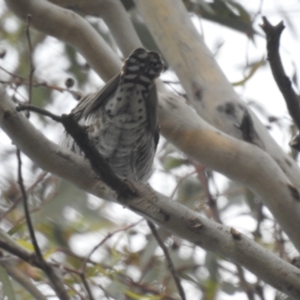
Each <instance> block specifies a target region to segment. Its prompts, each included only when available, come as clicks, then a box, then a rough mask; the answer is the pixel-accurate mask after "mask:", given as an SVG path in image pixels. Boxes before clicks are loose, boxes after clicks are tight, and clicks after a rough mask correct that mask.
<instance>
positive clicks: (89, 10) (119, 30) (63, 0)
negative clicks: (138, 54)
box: [50, 0, 143, 57]
mask: <svg viewBox="0 0 300 300" xmlns="http://www.w3.org/2000/svg"><path fill="white" fill-rule="evenodd" d="M50 2H52V3H55V4H57V5H59V6H62V7H64V8H67V9H71V10H73V11H74V12H77V13H78V14H80V15H90V16H95V17H101V18H102V19H103V20H104V22H105V23H106V25H107V26H108V27H109V29H110V31H111V34H112V36H113V37H114V39H115V40H116V42H117V44H118V47H120V49H121V51H122V53H123V55H124V57H127V56H128V55H129V54H130V53H131V52H132V50H133V49H136V48H139V47H143V46H142V43H141V42H140V40H139V37H138V35H137V33H136V31H135V29H134V27H133V25H132V23H131V21H130V19H129V17H128V13H127V11H126V10H125V8H124V6H123V5H122V3H121V1H120V0H100V1H94V0H85V1H81V0H50ZM116 16H117V17H116Z"/></svg>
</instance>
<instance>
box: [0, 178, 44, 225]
mask: <svg viewBox="0 0 300 300" xmlns="http://www.w3.org/2000/svg"><path fill="white" fill-rule="evenodd" d="M47 174H48V172H43V173H41V174H40V175H39V176H38V178H37V179H36V181H35V182H34V183H33V184H32V185H31V186H30V187H29V188H27V190H26V193H28V192H30V191H32V190H34V189H35V188H36V186H37V185H38V184H39V183H40V182H41V181H42V180H43V179H44V178H45V176H46V175H47ZM21 200H22V194H18V195H17V196H16V197H15V198H14V199H13V200H12V205H11V206H10V207H9V208H8V209H7V210H6V211H5V212H3V213H2V214H1V215H0V222H1V221H2V220H3V219H4V218H5V217H6V216H7V214H9V213H10V212H11V211H12V210H13V209H14V208H15V207H16V206H17V205H18V204H19V202H20V201H21Z"/></svg>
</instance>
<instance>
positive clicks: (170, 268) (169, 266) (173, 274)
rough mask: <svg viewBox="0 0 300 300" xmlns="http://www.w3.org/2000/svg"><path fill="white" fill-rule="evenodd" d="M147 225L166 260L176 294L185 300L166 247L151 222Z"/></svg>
mask: <svg viewBox="0 0 300 300" xmlns="http://www.w3.org/2000/svg"><path fill="white" fill-rule="evenodd" d="M147 223H148V226H149V228H150V230H151V232H152V234H153V236H154V238H155V239H156V241H157V243H158V245H159V247H160V248H161V249H162V251H163V253H164V255H165V258H166V261H167V267H168V269H169V271H170V273H171V275H172V277H173V279H174V282H175V285H176V287H177V290H178V293H179V295H180V298H181V299H182V300H185V299H186V297H185V292H184V289H183V287H182V285H181V282H180V278H179V276H178V274H177V272H176V270H175V267H174V264H173V262H172V259H171V257H170V254H169V251H168V248H167V247H166V245H165V244H164V242H163V241H162V240H161V238H160V236H159V234H158V232H157V230H156V227H155V225H154V224H153V223H152V222H151V221H148V222H147Z"/></svg>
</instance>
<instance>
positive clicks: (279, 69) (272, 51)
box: [260, 17, 300, 149]
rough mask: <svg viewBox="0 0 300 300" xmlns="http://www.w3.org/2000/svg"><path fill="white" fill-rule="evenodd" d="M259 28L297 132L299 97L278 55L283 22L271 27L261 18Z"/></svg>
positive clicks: (273, 72)
mask: <svg viewBox="0 0 300 300" xmlns="http://www.w3.org/2000/svg"><path fill="white" fill-rule="evenodd" d="M260 27H261V28H262V29H263V31H264V32H265V34H266V37H267V51H268V60H269V62H270V67H271V70H272V74H273V77H274V79H275V82H276V83H277V86H278V88H279V90H280V91H281V93H282V96H283V98H284V100H285V102H286V106H287V108H288V111H289V114H290V115H291V117H292V119H293V120H294V122H295V124H296V126H297V127H298V130H300V105H299V103H300V99H299V95H298V94H297V93H296V92H295V91H294V89H293V87H292V83H291V80H290V79H289V78H288V76H287V75H286V73H285V71H284V68H283V65H282V61H281V57H280V54H279V46H280V37H281V34H282V32H283V30H284V25H283V22H282V21H281V22H280V23H278V24H277V25H276V26H273V25H272V24H271V23H270V22H269V21H268V19H267V18H266V17H263V24H262V25H260ZM299 147H300V146H298V149H299ZM296 149H297V148H296Z"/></svg>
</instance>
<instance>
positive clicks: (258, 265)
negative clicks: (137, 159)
mask: <svg viewBox="0 0 300 300" xmlns="http://www.w3.org/2000/svg"><path fill="white" fill-rule="evenodd" d="M172 105H173V102H171V103H167V104H166V107H165V108H161V109H170V106H172ZM176 107H177V108H176V110H177V109H180V105H179V104H177V105H176ZM174 109H175V108H173V112H174ZM184 113H185V112H184V111H181V114H179V116H178V114H177V111H175V113H174V114H173V115H172V114H170V115H171V116H170V119H171V120H170V121H169V120H166V122H168V123H169V125H168V126H171V122H172V119H175V120H173V122H174V123H173V126H171V128H170V129H169V134H170V135H171V134H172V132H173V133H174V134H175V136H177V134H178V133H180V134H181V133H184V135H185V134H187V140H186V141H187V142H188V139H189V138H192V134H193V133H195V134H202V135H203V137H205V136H206V142H209V141H210V140H211V138H210V137H209V135H212V137H213V136H214V135H215V134H217V135H220V138H221V140H219V141H221V142H223V141H224V139H226V136H225V135H223V134H222V133H218V132H217V131H215V130H214V129H212V128H211V126H209V125H205V124H203V125H204V126H203V127H202V125H201V123H198V124H197V122H196V121H195V120H193V121H191V122H192V123H191V124H189V126H188V130H190V129H192V130H191V131H189V132H184V128H185V127H184V126H185V125H186V123H185V124H184V126H183V127H182V126H181V125H180V124H179V125H178V126H177V127H176V126H175V123H176V122H177V121H183V120H180V118H182V119H185V116H184ZM176 116H177V119H176ZM180 116H181V117H180ZM172 117H173V118H172ZM199 119H200V118H199ZM200 120H201V119H200ZM0 126H1V128H2V129H3V130H4V131H5V132H6V133H7V134H8V135H9V136H10V137H11V139H12V140H13V142H14V143H15V145H16V146H18V147H19V148H20V149H21V150H22V151H23V152H24V153H25V154H26V155H27V156H28V157H29V158H31V159H32V160H34V161H35V162H36V163H37V164H38V165H39V166H40V167H41V168H43V169H44V170H45V171H48V172H51V173H53V174H56V175H58V176H60V177H62V178H64V179H65V180H68V181H70V182H71V183H73V184H75V185H77V186H80V187H81V188H82V189H84V190H85V191H87V192H89V193H92V194H94V195H96V196H98V197H102V198H105V199H110V200H112V199H115V197H116V195H115V193H113V192H112V191H111V190H110V189H109V188H107V187H106V186H105V185H104V184H103V183H102V182H101V181H99V180H97V178H96V177H95V175H94V174H93V171H92V170H91V168H90V166H89V164H88V163H87V162H86V161H84V160H83V159H82V157H80V156H77V155H75V154H74V153H71V152H68V151H64V150H62V149H60V147H59V146H57V145H56V144H54V143H52V142H51V141H49V140H48V139H47V138H46V137H45V136H43V135H42V134H41V133H40V132H39V131H37V130H36V129H35V127H34V126H33V125H32V124H31V123H30V122H29V121H28V119H27V118H25V116H24V115H23V114H22V113H17V112H16V110H15V107H14V104H13V102H12V101H11V100H10V99H9V97H8V96H7V94H6V93H5V91H4V90H3V89H2V88H1V86H0ZM174 127H175V128H174ZM172 128H174V129H172ZM166 130H168V128H166ZM178 130H181V131H180V132H178ZM211 130H213V131H212V132H210V131H211ZM183 138H184V137H183ZM228 138H229V140H228V141H227V143H228V144H231V149H234V148H235V144H234V143H236V144H237V145H238V143H240V142H239V141H237V140H235V139H233V138H230V137H228ZM176 139H178V138H177V137H176V138H175V139H174V142H176ZM184 139H185V138H184ZM212 140H213V141H214V140H215V139H214V138H212ZM187 144H188V143H187ZM244 144H245V147H246V148H247V147H248V148H249V146H250V147H253V146H251V145H248V144H247V143H244ZM206 147H207V146H206V145H204V146H201V147H200V148H199V149H198V151H199V153H201V151H205V148H206ZM242 148H243V147H242ZM248 150H249V149H248ZM243 151H245V153H247V150H243ZM257 151H261V150H260V149H259V148H257ZM205 152H206V151H205ZM248 152H249V153H250V154H251V152H252V151H248ZM261 152H262V153H263V154H262V155H265V154H264V152H263V151H261ZM230 153H231V151H229V153H227V155H226V153H224V156H223V158H228V159H230V157H231V154H230ZM215 154H216V153H214V152H212V157H210V158H207V159H208V160H210V159H211V160H213V156H214V155H215ZM217 154H218V156H219V153H217ZM221 157H222V156H221ZM234 157H235V158H237V156H234ZM263 158H264V159H265V158H266V157H263ZM224 167H225V168H226V165H224ZM273 167H274V168H276V167H277V166H276V165H275V166H273ZM270 168H272V165H270ZM237 175H238V174H237ZM250 177H251V178H252V176H250ZM282 179H283V178H282ZM133 184H134V186H135V188H136V189H137V190H138V192H139V193H138V194H139V196H137V197H136V198H132V199H125V200H124V201H123V202H122V203H121V204H122V205H124V206H125V207H128V208H129V209H130V210H132V211H134V212H136V213H137V214H140V215H141V216H144V217H146V218H147V219H149V220H151V221H153V222H155V223H156V224H158V225H160V226H163V227H165V228H166V229H168V230H170V231H172V232H173V233H174V234H175V235H178V236H180V237H182V238H184V239H186V240H188V241H190V242H192V243H194V244H196V245H198V246H201V247H202V248H204V249H206V250H210V251H214V252H215V253H218V254H219V255H222V256H224V257H226V258H228V259H229V260H231V261H232V262H234V263H237V264H240V265H242V266H244V267H246V268H247V269H248V270H250V271H251V272H253V273H254V274H255V275H257V276H258V277H259V278H260V279H262V280H264V281H265V282H267V283H268V284H270V285H272V286H273V287H275V288H276V289H278V290H280V291H282V292H284V293H286V294H288V295H290V296H292V297H295V298H296V299H298V298H299V297H300V281H299V277H300V270H299V269H297V268H296V267H294V266H293V265H291V264H289V263H287V262H285V261H283V260H282V259H280V258H279V257H277V256H276V255H274V254H273V253H271V252H270V251H268V250H266V249H264V248H263V247H261V246H260V245H259V244H257V243H256V242H254V241H253V240H251V239H249V238H247V237H246V236H244V235H242V234H239V233H236V234H233V233H232V231H231V230H230V229H229V228H228V227H226V226H223V225H220V224H218V223H216V222H214V221H211V220H209V219H207V218H205V217H203V216H201V215H200V214H197V213H195V212H193V211H192V210H190V209H188V208H186V207H185V206H183V205H181V204H179V203H177V202H175V201H172V200H171V199H169V198H167V197H165V196H163V195H161V194H159V193H156V192H155V191H153V190H151V189H150V188H149V187H147V186H144V185H141V184H139V183H133ZM0 240H1V241H3V242H5V243H9V245H10V246H12V247H13V246H14V245H15V243H14V242H13V240H11V238H10V237H9V236H7V235H6V234H4V233H1V234H0ZM297 297H298V298H297Z"/></svg>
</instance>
